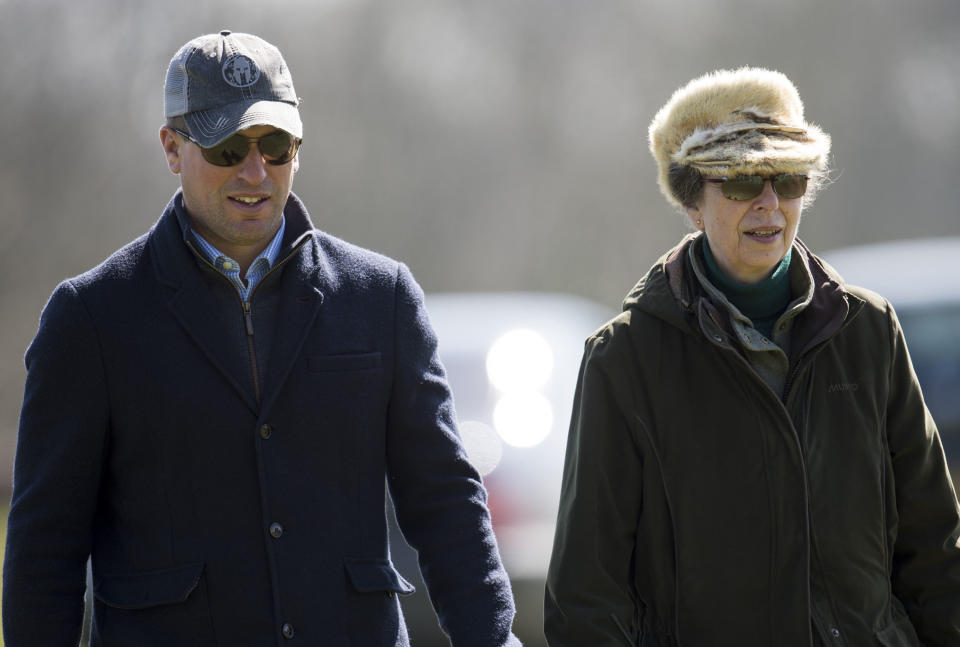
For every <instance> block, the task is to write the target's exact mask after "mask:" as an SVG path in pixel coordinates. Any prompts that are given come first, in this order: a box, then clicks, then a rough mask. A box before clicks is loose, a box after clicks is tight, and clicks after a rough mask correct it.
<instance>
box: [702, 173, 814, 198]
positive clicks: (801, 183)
mask: <svg viewBox="0 0 960 647" xmlns="http://www.w3.org/2000/svg"><path fill="white" fill-rule="evenodd" d="M767 180H770V184H771V185H772V186H773V190H774V192H776V194H777V195H778V196H780V197H781V198H786V199H788V200H790V199H793V198H799V197H800V196H802V195H803V194H804V193H806V192H807V176H806V175H800V174H793V173H781V174H780V175H774V176H773V177H763V176H762V175H738V176H737V177H721V178H704V182H715V183H717V184H719V185H720V191H721V192H722V193H723V197H725V198H728V199H730V200H753V199H754V198H755V197H757V196H758V195H760V194H761V193H763V185H764V183H765V182H766V181H767Z"/></svg>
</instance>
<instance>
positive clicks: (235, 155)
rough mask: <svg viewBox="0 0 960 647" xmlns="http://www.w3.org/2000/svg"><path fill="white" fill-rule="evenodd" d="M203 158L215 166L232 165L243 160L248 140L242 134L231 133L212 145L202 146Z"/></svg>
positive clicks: (248, 144) (248, 148) (248, 143)
mask: <svg viewBox="0 0 960 647" xmlns="http://www.w3.org/2000/svg"><path fill="white" fill-rule="evenodd" d="M201 150H202V151H203V158H204V159H205V160H207V161H208V162H210V163H211V164H215V165H216V166H233V165H234V164H239V163H240V162H242V161H243V158H244V157H246V156H247V151H248V150H250V140H249V139H247V138H246V137H244V136H243V135H232V136H230V137H227V138H226V139H225V140H223V141H222V142H220V143H219V144H217V145H216V146H213V147H212V148H203V149H201Z"/></svg>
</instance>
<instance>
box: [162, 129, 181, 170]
mask: <svg viewBox="0 0 960 647" xmlns="http://www.w3.org/2000/svg"><path fill="white" fill-rule="evenodd" d="M181 143H182V142H181V141H180V138H179V137H178V136H177V133H175V132H173V130H171V129H170V128H169V127H168V126H161V127H160V145H161V146H163V153H164V155H166V156H167V166H169V167H170V172H171V173H173V174H174V175H179V174H180V146H181Z"/></svg>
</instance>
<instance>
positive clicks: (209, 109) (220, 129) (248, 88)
mask: <svg viewBox="0 0 960 647" xmlns="http://www.w3.org/2000/svg"><path fill="white" fill-rule="evenodd" d="M299 103H300V100H299V99H298V98H297V93H296V92H295V91H294V89H293V78H292V77H291V76H290V70H289V69H288V68H287V64H286V62H285V61H284V60H283V56H282V55H281V54H280V50H278V49H277V48H276V47H274V46H273V45H271V44H270V43H268V42H266V41H265V40H263V39H262V38H258V37H257V36H254V35H252V34H234V33H231V32H230V31H229V30H224V31H221V32H220V33H219V34H207V35H206V36H200V37H198V38H194V39H193V40H191V41H190V42H189V43H187V44H186V45H184V46H183V47H181V48H180V51H179V52H177V53H176V55H175V56H174V57H173V59H172V60H171V61H170V67H169V68H167V78H166V82H165V84H164V101H163V104H164V106H163V107H164V115H165V116H166V117H167V118H168V119H169V118H170V117H178V116H181V115H182V116H183V118H184V119H185V120H186V122H187V127H188V128H189V129H190V134H191V135H193V137H194V138H195V139H196V140H197V141H198V142H200V145H201V146H204V147H210V146H214V145H216V144H219V143H220V142H222V141H223V140H224V139H226V138H227V137H229V136H230V135H232V134H234V133H235V132H237V131H238V130H243V129H244V128H249V127H251V126H263V125H266V126H274V127H275V128H279V129H281V130H285V131H287V132H288V133H290V134H291V135H294V136H295V137H300V138H302V137H303V124H302V123H301V122H300V111H299V110H298V109H297V106H298V105H299Z"/></svg>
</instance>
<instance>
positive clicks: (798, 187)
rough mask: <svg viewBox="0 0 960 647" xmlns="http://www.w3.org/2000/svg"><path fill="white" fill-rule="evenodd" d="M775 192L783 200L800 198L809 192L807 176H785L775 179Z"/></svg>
mask: <svg viewBox="0 0 960 647" xmlns="http://www.w3.org/2000/svg"><path fill="white" fill-rule="evenodd" d="M773 190H774V191H776V192H777V195H778V196H780V197H781V198H787V199H788V200H790V199H793V198H799V197H800V196H802V195H803V194H804V193H806V192H807V176H806V175H789V174H783V175H778V176H777V177H775V178H773Z"/></svg>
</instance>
